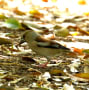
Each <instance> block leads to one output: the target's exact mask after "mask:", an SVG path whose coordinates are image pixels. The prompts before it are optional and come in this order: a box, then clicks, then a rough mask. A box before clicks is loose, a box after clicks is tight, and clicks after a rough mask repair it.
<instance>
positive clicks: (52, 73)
mask: <svg viewBox="0 0 89 90" xmlns="http://www.w3.org/2000/svg"><path fill="white" fill-rule="evenodd" d="M50 74H51V75H65V74H66V73H64V72H63V71H62V70H59V69H52V70H50Z"/></svg>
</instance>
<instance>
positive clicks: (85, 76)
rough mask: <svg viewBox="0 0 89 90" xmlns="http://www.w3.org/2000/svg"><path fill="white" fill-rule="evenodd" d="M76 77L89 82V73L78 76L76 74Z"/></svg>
mask: <svg viewBox="0 0 89 90" xmlns="http://www.w3.org/2000/svg"><path fill="white" fill-rule="evenodd" d="M74 76H76V77H79V78H83V79H88V80H89V73H78V74H75V75H74Z"/></svg>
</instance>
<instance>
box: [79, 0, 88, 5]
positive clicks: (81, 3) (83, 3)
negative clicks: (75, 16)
mask: <svg viewBox="0 0 89 90" xmlns="http://www.w3.org/2000/svg"><path fill="white" fill-rule="evenodd" d="M78 4H79V5H86V4H87V3H86V0H79V1H78Z"/></svg>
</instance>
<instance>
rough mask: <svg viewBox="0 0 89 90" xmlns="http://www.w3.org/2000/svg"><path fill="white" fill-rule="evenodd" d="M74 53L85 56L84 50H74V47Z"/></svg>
mask: <svg viewBox="0 0 89 90" xmlns="http://www.w3.org/2000/svg"><path fill="white" fill-rule="evenodd" d="M73 51H74V52H75V53H78V54H79V55H84V53H83V49H79V48H74V47H73Z"/></svg>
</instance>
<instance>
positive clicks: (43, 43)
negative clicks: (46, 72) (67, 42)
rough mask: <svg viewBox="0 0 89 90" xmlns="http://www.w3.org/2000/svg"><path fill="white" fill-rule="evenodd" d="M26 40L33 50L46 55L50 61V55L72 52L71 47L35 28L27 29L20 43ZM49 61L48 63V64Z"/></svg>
mask: <svg viewBox="0 0 89 90" xmlns="http://www.w3.org/2000/svg"><path fill="white" fill-rule="evenodd" d="M24 41H26V42H27V43H28V46H29V48H30V49H32V51H34V52H36V53H37V54H38V55H41V56H44V57H46V58H47V61H48V62H49V61H50V57H53V56H57V55H60V54H61V53H67V52H70V49H69V48H67V47H65V46H63V45H61V44H60V43H58V42H57V41H55V40H50V39H47V38H45V37H43V36H42V35H40V34H39V33H37V32H36V31H34V30H26V31H25V32H24V33H23V34H22V36H21V41H20V43H23V42H24ZM48 62H47V63H46V64H48ZM46 64H45V66H46Z"/></svg>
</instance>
